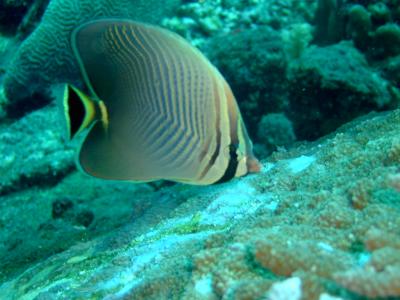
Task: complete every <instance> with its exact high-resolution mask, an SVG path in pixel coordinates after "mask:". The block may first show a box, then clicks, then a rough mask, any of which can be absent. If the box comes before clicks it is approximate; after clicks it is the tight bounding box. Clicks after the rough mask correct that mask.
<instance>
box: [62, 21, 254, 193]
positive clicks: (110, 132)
mask: <svg viewBox="0 0 400 300" xmlns="http://www.w3.org/2000/svg"><path fill="white" fill-rule="evenodd" d="M71 42H72V48H73V51H74V54H75V56H76V59H77V61H78V64H79V66H80V69H81V73H82V76H83V79H84V82H85V84H86V87H87V90H88V94H89V95H90V96H86V95H85V94H84V93H82V92H81V91H79V90H77V89H76V88H73V87H69V86H68V87H67V89H66V93H65V97H64V103H65V107H66V111H67V114H66V116H67V120H68V123H69V124H75V125H74V126H70V127H69V128H70V129H71V130H70V131H71V136H73V135H74V134H76V133H77V132H80V131H82V130H83V129H84V128H90V130H89V132H88V134H87V136H86V138H85V141H84V142H83V144H82V146H81V149H80V152H79V158H78V163H79V165H80V167H81V169H82V170H83V171H84V172H86V173H88V174H90V175H93V176H96V177H100V178H105V179H113V180H129V181H140V182H147V181H153V180H159V179H166V180H171V181H177V182H184V183H190V184H198V185H207V184H212V183H216V182H222V181H226V180H229V179H231V178H233V177H239V176H243V175H245V174H247V173H249V172H257V171H258V170H259V162H258V161H257V159H256V158H255V157H254V155H253V152H252V143H251V141H250V139H249V137H248V134H247V132H246V128H245V126H244V123H243V120H242V117H241V115H240V112H239V109H238V106H237V103H236V100H235V98H234V96H233V94H232V91H231V89H230V87H229V85H228V84H227V82H226V81H225V79H224V78H223V77H222V75H221V74H220V73H219V72H218V70H217V69H216V68H215V67H214V66H213V65H212V64H211V63H210V62H209V61H208V60H207V59H206V58H205V56H204V55H202V54H201V53H200V52H199V51H198V50H197V49H196V48H194V47H192V46H191V45H190V44H189V43H188V42H186V41H185V40H184V39H183V38H181V37H179V36H178V35H176V34H174V33H172V32H169V31H167V30H164V29H161V28H159V27H155V26H150V25H146V24H142V23H136V22H133V21H129V20H118V19H105V20H98V21H93V22H89V23H86V24H83V25H81V26H80V27H78V28H77V29H76V30H75V31H74V32H73V35H72V39H71ZM78 100H80V101H81V104H79V103H78V102H79V101H78ZM72 106H73V107H75V109H72V108H71V107H72ZM79 106H81V111H84V112H85V113H83V114H82V113H80V114H79V116H80V117H77V115H78V114H77V113H76V112H77V111H79V109H76V108H77V107H79ZM88 115H89V116H88ZM82 116H83V117H82ZM84 119H85V120H84ZM79 120H81V121H79ZM80 122H82V124H83V125H81V126H79V125H76V124H79V123H80ZM73 128H74V129H73Z"/></svg>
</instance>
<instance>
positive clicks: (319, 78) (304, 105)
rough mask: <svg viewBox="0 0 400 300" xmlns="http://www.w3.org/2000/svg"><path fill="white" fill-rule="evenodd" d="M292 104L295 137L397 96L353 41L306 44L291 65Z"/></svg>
mask: <svg viewBox="0 0 400 300" xmlns="http://www.w3.org/2000/svg"><path fill="white" fill-rule="evenodd" d="M289 81H290V84H289V92H290V95H289V98H290V109H289V110H288V117H289V119H291V120H292V121H293V123H294V127H295V133H296V136H297V137H298V138H299V139H315V138H317V137H320V136H322V135H324V134H327V133H329V132H331V131H332V130H334V129H335V128H337V127H338V126H339V125H341V124H343V123H345V122H347V121H349V120H351V119H352V118H354V117H356V116H359V115H361V114H364V113H366V112H369V111H370V110H373V109H385V108H390V107H391V105H395V103H397V101H398V99H396V97H394V96H393V95H392V94H391V92H390V90H391V85H390V84H389V82H387V81H385V80H384V79H383V78H381V77H380V76H379V75H378V73H377V72H375V71H374V70H373V69H371V68H370V67H369V66H368V64H367V61H366V59H365V58H364V56H363V55H362V54H361V53H360V52H359V51H357V50H356V49H355V48H354V47H353V46H352V44H351V43H347V42H341V43H339V44H336V45H333V46H328V47H324V48H320V47H310V48H308V49H306V51H305V53H304V54H303V55H302V56H301V58H300V59H298V60H296V61H294V62H292V63H291V64H290V70H289Z"/></svg>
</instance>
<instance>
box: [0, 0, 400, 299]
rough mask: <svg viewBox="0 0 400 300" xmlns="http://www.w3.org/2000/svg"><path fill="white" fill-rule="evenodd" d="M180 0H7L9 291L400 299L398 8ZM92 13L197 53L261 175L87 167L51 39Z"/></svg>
mask: <svg viewBox="0 0 400 300" xmlns="http://www.w3.org/2000/svg"><path fill="white" fill-rule="evenodd" d="M178 2H179V1H174V0H168V1H166V2H165V6H164V7H162V8H160V6H159V5H157V1H150V0H149V1H147V2H144V1H140V0H139V1H138V0H129V1H127V0H126V1H125V0H123V1H112V0H99V1H98V2H96V4H93V3H94V2H92V1H89V0H79V1H78V0H74V1H72V0H71V1H70V2H68V3H69V4H68V3H67V2H65V0H63V1H62V0H51V1H41V0H30V1H5V2H0V31H1V34H0V84H1V87H2V88H1V93H0V153H1V155H0V176H1V177H0V299H1V300H2V299H4V300H8V299H10V300H12V299H16V300H19V299H36V300H52V299H68V300H69V299H76V300H77V299H189V300H190V299H199V300H200V299H205V300H214V299H215V300H216V299H224V300H228V299H229V300H230V299H235V300H236V299H243V300H245V299H246V300H250V299H268V300H292V299H293V300H297V299H304V300H308V299H310V300H313V299H321V300H328V299H333V300H334V299H336V300H338V299H354V300H358V299H387V300H389V299H390V300H394V299H400V134H399V133H400V109H399V103H400V102H399V100H400V89H399V88H400V75H399V74H400V26H399V23H400V3H399V2H398V1H396V0H382V1H351V0H349V1H345V0H336V1H335V0H318V1H287V0H270V1H268V0H264V1H263V0H259V1H257V0H248V1H234V0H220V1H219V0H215V1H211V0H210V1H207V0H205V1H184V2H185V3H180V4H178ZM66 3H67V4H66ZM150 8H152V9H153V11H150V12H149V9H150ZM135 11H136V13H135ZM43 12H44V17H42V14H43ZM60 12H62V15H63V16H67V17H66V18H65V19H63V18H60V15H59V14H60ZM137 12H140V14H139V13H137ZM11 15H12V16H13V17H12V18H11V17H10V16H11ZM93 15H96V16H106V17H107V16H115V15H118V16H122V17H137V18H139V19H140V20H141V21H146V20H148V21H149V22H150V21H151V22H154V23H158V24H162V25H163V26H166V27H168V28H170V29H171V30H174V31H176V32H178V33H180V34H181V35H183V36H184V37H185V38H187V39H188V40H190V41H191V42H192V43H194V44H195V45H197V46H198V47H200V49H201V50H202V51H203V52H204V53H205V54H206V55H207V56H208V57H209V58H210V59H211V61H212V62H213V63H214V64H215V65H216V66H217V67H218V68H219V69H220V70H221V72H222V73H223V74H224V76H225V77H226V78H227V80H228V82H229V83H230V84H231V85H232V89H233V91H234V93H235V95H236V97H237V100H238V103H239V106H240V108H241V111H242V113H243V117H244V121H245V123H246V125H247V127H248V129H249V133H250V135H251V137H252V139H253V141H254V144H255V150H256V154H257V155H258V157H260V159H261V162H262V170H261V172H260V173H259V174H254V175H250V176H246V177H244V178H240V179H234V180H232V181H230V182H228V183H224V184H218V185H213V186H207V187H195V186H190V185H183V184H174V185H173V184H169V183H166V182H158V183H154V184H131V183H120V182H109V181H103V180H99V179H94V178H90V177H87V176H85V175H83V174H81V173H80V172H79V171H77V168H76V166H75V164H74V157H75V156H76V149H77V147H78V146H79V143H80V141H79V139H78V140H75V141H73V142H66V141H65V139H64V136H65V132H64V126H63V119H62V112H60V107H59V106H58V105H57V100H58V99H57V98H59V89H58V88H57V87H54V86H55V85H54V84H60V83H62V82H79V78H78V77H76V70H75V69H74V66H73V65H70V64H69V62H71V61H70V55H69V52H68V51H69V50H68V48H62V47H61V48H57V47H55V46H54V45H64V44H65V43H66V41H67V39H64V38H65V37H67V36H68V32H69V30H70V27H74V26H76V24H79V22H81V21H82V20H86V19H90V18H93ZM159 16H160V17H159ZM69 26H70V27H69ZM63 39H64V40H63ZM48 41H52V42H51V43H50V42H48ZM57 43H58V44H57Z"/></svg>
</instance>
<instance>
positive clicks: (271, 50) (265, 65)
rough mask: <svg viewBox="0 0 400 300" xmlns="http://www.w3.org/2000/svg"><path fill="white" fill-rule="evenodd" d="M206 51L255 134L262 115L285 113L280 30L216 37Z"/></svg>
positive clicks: (253, 134) (251, 132)
mask: <svg viewBox="0 0 400 300" xmlns="http://www.w3.org/2000/svg"><path fill="white" fill-rule="evenodd" d="M204 51H205V52H206V53H207V54H208V56H209V58H210V60H211V61H212V62H213V63H215V65H216V66H217V67H218V68H219V69H220V71H221V72H222V74H223V75H224V76H225V77H226V79H227V81H228V82H229V84H230V85H231V87H232V89H233V92H234V94H235V96H236V99H238V104H239V106H240V108H241V111H242V113H243V117H244V119H245V122H246V127H247V129H248V130H249V132H250V135H252V136H256V134H257V123H258V122H259V120H260V119H261V117H262V115H264V114H267V113H270V112H282V111H283V110H284V108H285V107H286V106H287V89H286V85H285V83H283V82H282V78H284V77H285V73H286V66H287V62H286V58H285V54H284V51H283V43H282V40H281V37H280V35H279V33H278V32H277V31H275V30H272V29H270V28H268V27H260V28H258V29H252V30H245V31H242V32H238V33H234V34H229V35H225V36H221V37H215V38H212V39H210V41H209V42H208V43H207V45H205V46H204ZM266 83H268V84H266Z"/></svg>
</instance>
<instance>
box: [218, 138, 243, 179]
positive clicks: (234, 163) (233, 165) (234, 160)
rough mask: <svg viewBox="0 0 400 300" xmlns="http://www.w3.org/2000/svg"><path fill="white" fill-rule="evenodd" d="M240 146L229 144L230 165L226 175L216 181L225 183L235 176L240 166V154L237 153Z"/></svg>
mask: <svg viewBox="0 0 400 300" xmlns="http://www.w3.org/2000/svg"><path fill="white" fill-rule="evenodd" d="M237 148H238V145H236V144H230V145H229V162H228V167H227V168H226V170H225V173H224V175H222V177H221V178H220V179H219V180H218V181H216V182H215V183H216V184H217V183H223V182H227V181H229V180H231V179H232V178H233V177H235V173H236V169H237V167H238V164H239V161H238V156H237V153H236V150H237Z"/></svg>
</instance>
